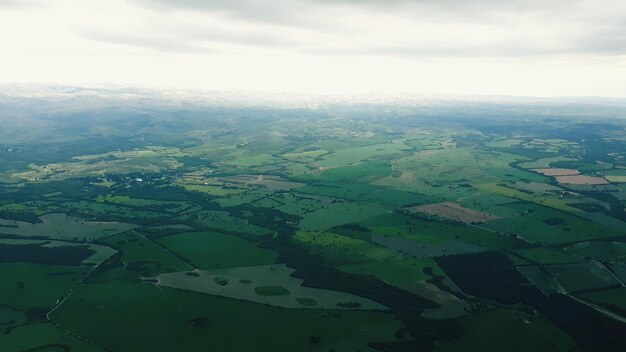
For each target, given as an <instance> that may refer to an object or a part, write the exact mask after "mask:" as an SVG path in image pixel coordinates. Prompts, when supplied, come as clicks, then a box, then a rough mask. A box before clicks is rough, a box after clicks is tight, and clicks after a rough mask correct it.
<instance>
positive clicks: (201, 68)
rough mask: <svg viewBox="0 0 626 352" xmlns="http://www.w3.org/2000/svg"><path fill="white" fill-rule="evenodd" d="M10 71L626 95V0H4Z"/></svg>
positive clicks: (95, 78) (353, 89)
mask: <svg viewBox="0 0 626 352" xmlns="http://www.w3.org/2000/svg"><path fill="white" fill-rule="evenodd" d="M0 45H1V52H0V82H2V83H11V82H36V83H54V84H57V83H58V84H100V83H112V84H119V85H131V86H149V87H157V88H158V87H172V88H204V89H217V90H251V91H265V92H298V93H328V94H338V93H386V94H394V93H451V94H498V95H526V96H569V95H595V96H622V97H626V1H624V0H587V1H577V0H567V1H566V0H505V1H503V0H472V1H463V0H413V1H410V0H379V1H377V0H230V1H227V0H205V1H202V0H134V1H130V0H129V1H123V0H106V1H103V0H97V1H96V0H79V1H77V0H48V1H37V0H0Z"/></svg>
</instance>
